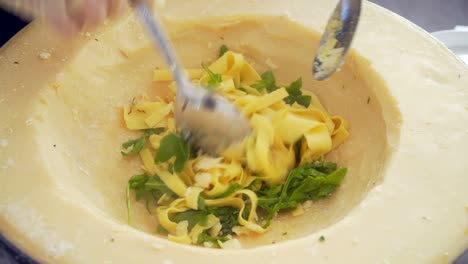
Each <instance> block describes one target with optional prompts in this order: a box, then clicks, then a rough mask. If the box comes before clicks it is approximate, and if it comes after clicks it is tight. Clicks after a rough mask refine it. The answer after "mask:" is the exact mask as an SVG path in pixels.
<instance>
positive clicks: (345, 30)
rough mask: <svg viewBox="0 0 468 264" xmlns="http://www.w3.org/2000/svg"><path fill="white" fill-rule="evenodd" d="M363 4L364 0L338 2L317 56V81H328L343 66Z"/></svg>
mask: <svg viewBox="0 0 468 264" xmlns="http://www.w3.org/2000/svg"><path fill="white" fill-rule="evenodd" d="M361 2H362V0H340V1H339V2H338V4H337V6H336V8H335V11H334V12H333V14H332V16H331V17H330V19H329V20H328V24H327V27H326V28H325V32H324V34H323V36H322V39H321V41H320V47H319V49H318V51H317V54H316V55H315V60H314V66H313V73H314V77H315V79H316V80H318V81H322V80H325V79H327V78H328V77H330V76H331V75H332V74H333V73H334V72H335V71H336V70H337V69H338V68H339V67H340V66H341V65H342V64H343V61H344V58H345V56H346V54H347V52H348V50H349V47H350V46H351V42H352V40H353V37H354V33H355V32H356V28H357V25H358V22H359V17H360V15H361V5H362V3H361Z"/></svg>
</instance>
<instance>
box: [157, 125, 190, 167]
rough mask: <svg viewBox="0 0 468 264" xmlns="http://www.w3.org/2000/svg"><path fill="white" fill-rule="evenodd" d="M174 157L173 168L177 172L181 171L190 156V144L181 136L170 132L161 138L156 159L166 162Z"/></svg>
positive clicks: (158, 161)
mask: <svg viewBox="0 0 468 264" xmlns="http://www.w3.org/2000/svg"><path fill="white" fill-rule="evenodd" d="M172 157H175V162H174V164H173V170H174V171H175V172H177V173H178V172H181V171H182V170H183V169H184V166H185V163H186V162H187V160H188V159H189V158H190V146H189V144H188V143H187V142H185V141H184V140H183V139H182V137H181V136H179V135H176V134H173V133H170V134H168V135H167V136H165V137H163V138H162V139H161V142H160V146H159V149H158V151H157V153H156V157H155V160H154V161H155V162H156V163H160V162H166V161H168V160H169V159H170V158H172Z"/></svg>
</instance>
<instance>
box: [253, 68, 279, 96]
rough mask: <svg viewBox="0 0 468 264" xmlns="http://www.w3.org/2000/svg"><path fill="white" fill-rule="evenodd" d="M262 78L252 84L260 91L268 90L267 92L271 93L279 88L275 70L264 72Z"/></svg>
mask: <svg viewBox="0 0 468 264" xmlns="http://www.w3.org/2000/svg"><path fill="white" fill-rule="evenodd" d="M261 78H262V79H261V80H260V81H258V82H256V83H254V84H252V85H251V86H252V88H254V89H257V90H258V91H259V92H261V91H263V90H265V89H266V90H267V92H269V93H271V92H273V91H274V90H276V89H278V86H277V85H276V78H275V75H274V74H273V72H271V71H267V72H264V73H263V74H262V76H261Z"/></svg>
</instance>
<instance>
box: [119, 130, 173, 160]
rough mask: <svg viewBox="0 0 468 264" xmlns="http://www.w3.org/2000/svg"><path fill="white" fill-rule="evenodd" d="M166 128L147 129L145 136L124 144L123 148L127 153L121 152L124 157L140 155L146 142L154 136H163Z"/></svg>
mask: <svg viewBox="0 0 468 264" xmlns="http://www.w3.org/2000/svg"><path fill="white" fill-rule="evenodd" d="M164 130H165V129H164V128H162V127H158V128H150V129H146V130H145V132H144V133H143V135H141V137H139V138H137V139H132V140H129V141H127V142H125V143H123V144H122V148H124V149H125V150H126V151H127V152H125V151H121V152H120V153H122V155H124V156H131V155H134V154H138V153H139V152H140V151H141V150H142V149H143V148H144V147H145V145H146V140H147V139H148V138H149V137H150V136H151V135H154V134H161V133H162V132H164Z"/></svg>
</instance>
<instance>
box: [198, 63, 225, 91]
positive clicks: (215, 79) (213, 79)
mask: <svg viewBox="0 0 468 264" xmlns="http://www.w3.org/2000/svg"><path fill="white" fill-rule="evenodd" d="M202 67H203V69H204V70H205V71H206V72H207V73H208V76H210V79H209V80H208V87H209V88H210V89H214V88H216V87H218V86H219V85H220V84H221V82H222V81H223V78H222V76H221V74H217V73H214V72H213V71H212V70H210V68H208V67H207V66H206V65H205V64H203V63H202Z"/></svg>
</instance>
